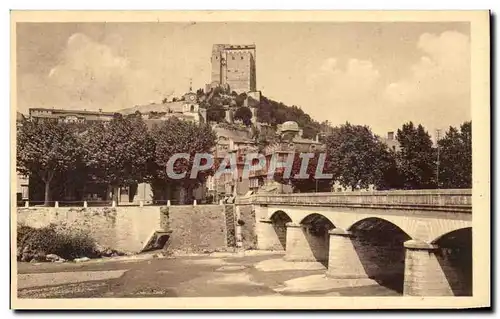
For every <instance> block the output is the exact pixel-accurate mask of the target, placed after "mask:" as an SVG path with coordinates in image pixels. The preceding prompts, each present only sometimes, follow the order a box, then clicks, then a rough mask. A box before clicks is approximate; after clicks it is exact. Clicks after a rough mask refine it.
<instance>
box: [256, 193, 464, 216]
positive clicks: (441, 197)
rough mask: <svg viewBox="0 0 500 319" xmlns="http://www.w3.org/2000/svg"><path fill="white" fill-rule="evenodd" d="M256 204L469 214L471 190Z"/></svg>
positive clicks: (305, 197) (266, 198)
mask: <svg viewBox="0 0 500 319" xmlns="http://www.w3.org/2000/svg"><path fill="white" fill-rule="evenodd" d="M251 201H252V203H253V204H259V205H287V206H326V207H328V206H336V207H359V208H384V209H414V210H418V209H420V210H438V211H452V212H469V213H470V212H471V211H472V190H471V189H440V190H398V191H373V192H342V193H300V194H269V195H268V194H266V195H263V194H256V195H253V196H252V199H251Z"/></svg>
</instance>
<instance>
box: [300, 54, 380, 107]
mask: <svg viewBox="0 0 500 319" xmlns="http://www.w3.org/2000/svg"><path fill="white" fill-rule="evenodd" d="M379 78H380V72H379V71H378V70H377V69H376V68H375V67H374V65H373V64H372V62H371V61H367V60H358V59H349V60H348V61H347V62H346V63H345V65H344V66H343V67H342V66H341V65H339V63H338V61H337V59H335V58H328V59H326V60H325V61H323V63H322V64H321V66H320V67H319V71H318V72H317V73H314V74H312V75H311V76H310V77H309V78H308V81H307V83H308V86H309V88H310V89H312V90H314V91H316V92H318V93H319V94H321V97H322V99H323V100H325V101H329V102H330V103H334V104H337V105H338V104H342V105H344V104H350V105H353V104H355V105H356V104H359V103H363V102H364V100H365V99H366V98H367V96H371V95H373V94H375V93H376V87H377V82H378V80H379Z"/></svg>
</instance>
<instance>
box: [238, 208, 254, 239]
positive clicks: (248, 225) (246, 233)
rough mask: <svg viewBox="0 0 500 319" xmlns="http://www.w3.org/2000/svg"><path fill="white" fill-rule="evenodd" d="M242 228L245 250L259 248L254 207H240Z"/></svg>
mask: <svg viewBox="0 0 500 319" xmlns="http://www.w3.org/2000/svg"><path fill="white" fill-rule="evenodd" d="M239 210H240V213H239V215H240V218H239V219H240V220H241V222H242V226H241V237H242V240H243V248H244V249H256V248H257V234H256V232H255V223H256V219H255V211H254V210H253V209H252V205H239Z"/></svg>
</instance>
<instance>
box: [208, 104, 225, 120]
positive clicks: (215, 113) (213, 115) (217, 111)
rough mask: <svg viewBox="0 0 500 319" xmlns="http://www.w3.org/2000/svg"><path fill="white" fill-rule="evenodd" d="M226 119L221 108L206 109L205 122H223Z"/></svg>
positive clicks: (211, 107)
mask: <svg viewBox="0 0 500 319" xmlns="http://www.w3.org/2000/svg"><path fill="white" fill-rule="evenodd" d="M225 118H226V110H224V108H223V107H222V106H209V107H208V109H207V120H208V121H209V122H217V123H220V122H223V121H224V119H225Z"/></svg>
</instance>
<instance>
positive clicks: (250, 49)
mask: <svg viewBox="0 0 500 319" xmlns="http://www.w3.org/2000/svg"><path fill="white" fill-rule="evenodd" d="M211 61H212V83H211V86H212V87H215V86H218V85H220V86H223V87H225V86H229V89H230V91H231V92H232V91H236V92H237V93H242V92H254V91H256V86H257V85H256V75H255V45H253V44H250V45H230V44H214V45H213V47H212V58H211Z"/></svg>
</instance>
